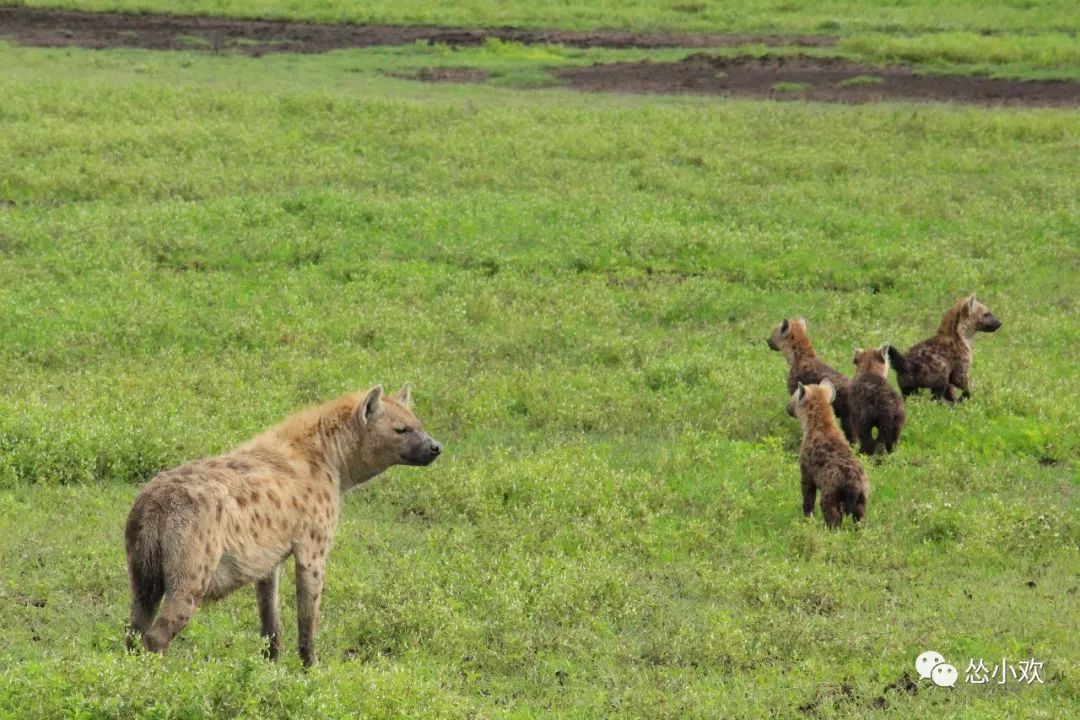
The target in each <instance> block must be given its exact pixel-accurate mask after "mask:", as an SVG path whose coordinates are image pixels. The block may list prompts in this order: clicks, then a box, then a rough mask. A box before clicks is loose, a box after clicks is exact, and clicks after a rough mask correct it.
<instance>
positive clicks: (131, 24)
mask: <svg viewBox="0 0 1080 720" xmlns="http://www.w3.org/2000/svg"><path fill="white" fill-rule="evenodd" d="M0 38H3V39H6V40H9V41H11V42H15V43H19V44H23V45H37V46H47V47H64V46H75V47H85V48H116V47H134V48H145V49H151V50H205V51H227V52H241V53H245V54H249V55H253V56H260V55H263V54H266V53H282V52H295V53H318V52H326V51H329V50H336V49H341V48H353V47H373V46H378V45H406V44H412V43H414V42H417V41H421V42H423V41H426V42H431V43H442V44H446V45H478V44H480V43H482V42H484V41H485V40H486V39H487V38H496V39H499V40H503V41H512V42H521V43H528V44H538V43H539V44H542V43H553V44H562V45H567V46H571V47H610V48H667V47H686V48H709V47H731V46H738V45H747V44H765V45H772V46H802V47H828V46H831V45H833V44H835V42H836V39H835V38H831V37H825V36H760V35H719V34H713V35H707V34H688V33H634V32H621V31H599V30H598V31H567V30H526V29H520V28H487V29H485V28H449V27H432V26H391V25H319V24H312V23H293V22H269V21H262V20H231V19H227V18H210V17H186V16H176V15H129V14H122V13H84V12H74V11H63V10H39V9H35V8H3V7H0ZM554 75H555V77H557V78H558V80H559V81H561V82H562V83H565V84H566V85H567V86H568V87H571V88H574V89H577V90H584V91H600V92H624V93H658V94H661V93H662V94H697V95H731V96H748V97H767V98H774V99H778V100H818V101H826V102H845V103H855V102H874V101H879V100H891V99H894V100H929V101H945V102H961V103H979V104H1010V105H1028V106H1041V107H1054V106H1076V105H1080V83H1078V82H1069V81H1018V80H995V79H991V78H987V77H982V76H973V75H969V76H945V75H923V74H919V73H918V72H916V71H914V70H912V69H910V68H904V67H898V66H888V67H876V66H867V65H859V64H856V63H853V62H850V61H847V60H841V59H836V58H815V57H810V56H806V55H796V56H781V55H773V56H766V57H751V56H746V57H737V58H717V57H712V56H709V55H706V54H697V55H691V56H690V57H687V58H685V59H683V60H680V61H678V62H649V61H644V62H623V63H607V64H597V65H592V66H589V67H580V68H562V69H559V70H555V71H554ZM411 77H412V78H413V79H417V80H422V81H428V82H484V81H485V80H486V78H487V75H486V73H484V71H482V70H474V69H469V68H457V69H452V68H425V69H424V70H421V71H420V72H419V73H418V74H417V75H415V76H411Z"/></svg>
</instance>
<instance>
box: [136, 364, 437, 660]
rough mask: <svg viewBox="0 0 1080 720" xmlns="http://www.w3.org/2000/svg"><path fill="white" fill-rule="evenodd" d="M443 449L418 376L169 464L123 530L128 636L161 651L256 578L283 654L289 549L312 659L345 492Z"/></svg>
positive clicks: (425, 461)
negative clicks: (425, 424)
mask: <svg viewBox="0 0 1080 720" xmlns="http://www.w3.org/2000/svg"><path fill="white" fill-rule="evenodd" d="M441 451H442V446H441V445H440V444H439V443H438V442H436V441H435V440H433V439H432V438H431V437H430V436H429V435H428V434H427V433H426V432H424V429H423V428H422V427H421V425H420V421H419V420H417V419H416V416H415V415H413V413H412V411H411V410H410V391H409V386H408V385H406V386H405V387H403V388H402V389H401V390H400V391H399V392H398V393H397V394H396V395H394V396H393V397H387V396H384V395H383V391H382V388H381V387H380V386H376V387H374V388H372V389H371V390H369V391H367V392H359V393H353V394H348V395H344V396H342V397H339V398H338V399H336V400H332V401H330V402H328V403H325V404H323V405H319V406H317V407H313V408H308V409H307V410H302V411H300V412H298V413H296V414H295V415H293V416H291V417H289V418H288V419H286V420H285V421H284V422H282V423H281V424H279V425H277V426H275V427H273V428H271V429H269V430H267V431H265V432H263V433H262V434H260V435H257V436H255V437H254V438H253V439H251V440H249V441H248V442H246V443H244V444H243V445H241V446H240V447H238V448H236V449H234V450H231V451H229V452H227V453H225V454H224V455H221V456H219V457H215V458H210V459H206V460H197V461H195V462H192V463H190V464H188V465H185V466H183V467H179V468H175V469H173V470H166V471H165V472H163V473H161V474H160V475H158V476H157V477H155V478H154V479H153V480H151V481H150V482H149V483H147V484H146V486H145V487H144V488H143V489H142V491H141V492H140V493H139V495H138V497H136V498H135V505H134V507H133V508H132V509H131V513H130V514H129V515H128V520H127V527H126V528H125V530H124V539H125V545H126V548H127V565H128V574H129V575H130V578H131V633H130V634H129V637H128V643H129V646H131V645H132V644H133V642H134V634H135V633H139V634H141V635H142V637H143V642H144V643H145V645H146V647H147V649H149V650H152V651H156V652H159V653H164V652H165V650H166V649H167V648H168V647H169V643H170V642H171V641H172V639H173V638H174V637H176V635H177V633H179V632H180V631H181V630H183V629H184V626H186V625H187V623H188V621H189V620H190V619H191V616H192V615H193V614H194V612H195V609H196V608H197V607H198V606H199V604H200V603H201V602H203V601H204V600H216V599H218V598H221V597H224V596H225V595H227V594H229V593H230V592H232V591H233V590H235V589H236V588H238V587H240V586H241V585H246V584H247V583H250V582H254V583H255V584H256V585H255V588H256V593H255V594H256V598H257V600H258V605H259V620H260V624H261V628H262V629H261V632H262V635H263V637H265V638H267V640H268V641H269V652H268V654H269V657H270V658H272V659H276V658H277V656H278V653H279V651H280V648H281V620H280V617H279V615H278V577H279V574H280V570H281V565H282V563H283V562H284V561H285V559H286V558H288V557H289V556H290V555H292V556H293V557H294V558H296V614H297V619H298V625H299V646H300V657H301V660H302V661H303V663H304V665H305V666H310V665H313V664H315V661H316V658H315V633H316V630H317V628H318V618H319V597H320V595H321V593H322V585H323V579H324V574H323V570H324V567H325V565H326V556H327V554H328V553H329V551H330V543H331V540H332V539H333V536H334V529H335V527H336V525H337V519H338V512H339V510H340V507H341V496H342V495H343V494H344V493H346V492H347V491H349V490H350V489H352V488H354V487H356V486H357V485H359V484H361V483H363V482H366V481H367V480H370V479H371V478H372V477H374V476H375V475H378V474H379V473H380V472H382V471H383V470H386V469H387V468H388V467H390V466H391V465H398V464H402V465H429V464H430V463H432V462H434V460H435V458H437V457H438V456H439V453H440V452H441ZM162 597H164V599H165V602H164V605H163V606H162V608H161V614H160V615H158V617H157V620H154V615H155V614H156V612H157V609H158V604H159V603H160V602H161V600H162Z"/></svg>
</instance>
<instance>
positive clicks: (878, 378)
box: [848, 345, 906, 455]
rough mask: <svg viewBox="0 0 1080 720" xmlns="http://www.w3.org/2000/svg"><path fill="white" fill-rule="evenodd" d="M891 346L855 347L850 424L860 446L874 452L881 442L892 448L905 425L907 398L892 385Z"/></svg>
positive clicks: (849, 400) (863, 449) (865, 451)
mask: <svg viewBox="0 0 1080 720" xmlns="http://www.w3.org/2000/svg"><path fill="white" fill-rule="evenodd" d="M888 350H889V346H888V345H882V346H881V347H880V348H874V349H872V350H856V351H855V359H854V360H853V362H854V363H855V379H854V380H852V381H851V395H850V396H849V398H848V404H849V406H850V407H849V408H848V409H849V411H850V412H851V424H852V426H853V427H854V429H855V435H856V436H857V437H858V438H859V449H860V450H861V451H862V452H864V453H866V454H867V455H873V453H874V450H876V449H877V444H878V443H879V442H880V443H881V444H883V445H884V446H885V450H886V452H892V451H893V448H895V447H896V443H897V441H898V440H899V439H900V430H901V428H903V427H904V418H905V415H906V413H905V411H904V398H902V397H900V393H898V392H896V391H895V390H893V388H892V385H889V355H888ZM874 428H877V439H874Z"/></svg>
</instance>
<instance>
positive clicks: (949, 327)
mask: <svg viewBox="0 0 1080 720" xmlns="http://www.w3.org/2000/svg"><path fill="white" fill-rule="evenodd" d="M965 303H967V300H961V301H960V302H958V303H956V305H954V306H952V307H951V308H949V311H948V312H947V313H945V315H944V316H942V318H941V324H940V325H938V331H937V334H938V337H946V338H956V339H959V340H966V339H968V338H970V337H971V336H972V335H974V334H975V329H974V327H972V328H970V329H969V328H967V327H965V326H964V304H965Z"/></svg>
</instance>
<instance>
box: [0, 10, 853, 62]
mask: <svg viewBox="0 0 1080 720" xmlns="http://www.w3.org/2000/svg"><path fill="white" fill-rule="evenodd" d="M0 37H4V38H6V39H8V40H11V41H13V42H17V43H20V44H23V45H39V46H46V47H63V46H75V47H85V48H95V49H101V48H115V47H135V48H145V49H148V50H198V49H206V50H234V51H238V52H243V53H247V54H249V55H263V54H265V53H275V52H278V53H280V52H292V53H320V52H326V51H328V50H339V49H342V48H354V47H374V46H377V45H411V44H412V43H414V42H417V41H426V42H430V43H442V44H445V45H480V44H482V43H483V42H484V41H485V40H487V39H488V38H495V39H498V40H502V41H505V42H520V43H526V44H539V43H551V44H559V45H566V46H568V47H578V48H589V47H606V48H670V47H687V48H707V47H734V46H737V45H750V44H763V45H770V46H780V45H798V46H801V47H828V46H831V45H834V44H836V38H832V37H827V36H821V35H807V36H778V35H719V34H713V35H707V34H693V33H639V32H622V31H617V30H589V31H576V30H527V29H522V28H454V27H432V26H425V25H408V26H398V25H320V24H315V23H294V22H270V21H265V20H232V19H228V18H212V17H187V16H182V15H129V14H123V13H87V12H75V11H67V10H40V9H36V8H19V7H10V8H3V7H0Z"/></svg>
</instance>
